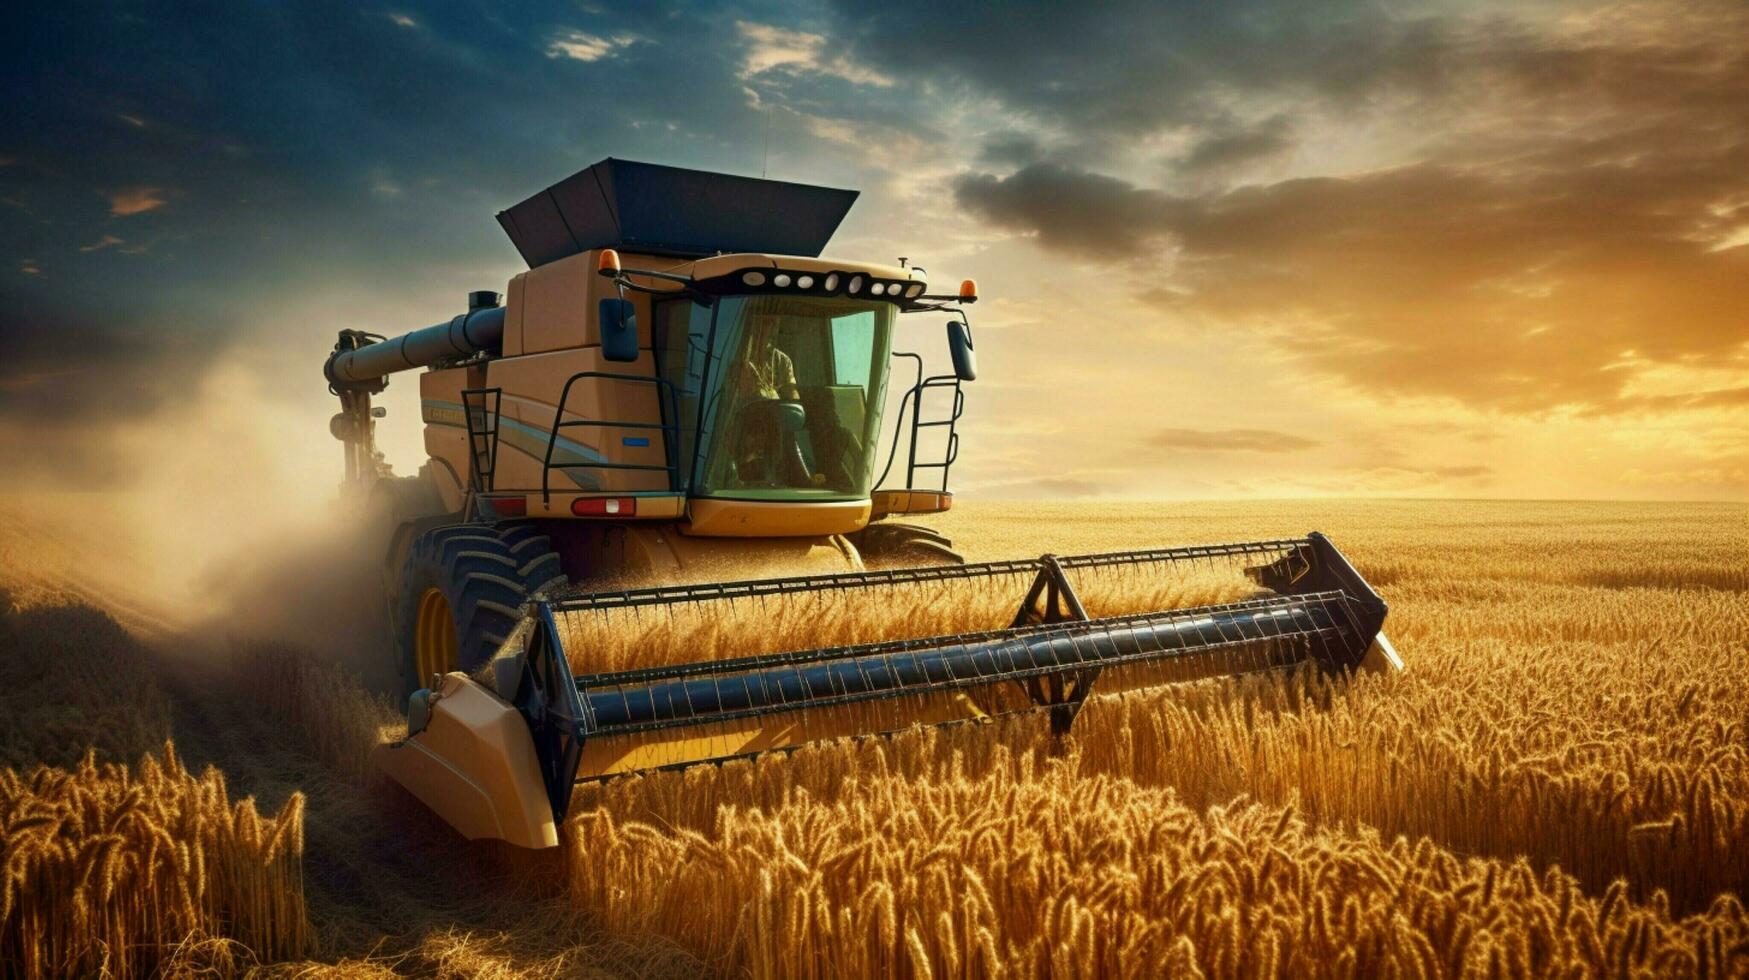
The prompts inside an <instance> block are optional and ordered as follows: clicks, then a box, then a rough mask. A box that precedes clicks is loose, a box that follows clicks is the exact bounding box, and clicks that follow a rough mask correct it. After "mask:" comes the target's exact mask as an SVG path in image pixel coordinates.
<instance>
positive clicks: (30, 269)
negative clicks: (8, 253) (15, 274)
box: [18, 259, 43, 276]
mask: <svg viewBox="0 0 1749 980" xmlns="http://www.w3.org/2000/svg"><path fill="white" fill-rule="evenodd" d="M18 271H19V272H22V273H24V274H25V275H27V276H40V275H42V271H43V270H42V267H41V266H39V265H37V264H36V260H35V259H19V260H18Z"/></svg>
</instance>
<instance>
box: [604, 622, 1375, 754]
mask: <svg viewBox="0 0 1749 980" xmlns="http://www.w3.org/2000/svg"><path fill="white" fill-rule="evenodd" d="M1361 630H1362V624H1361V622H1360V617H1359V616H1358V615H1357V614H1356V612H1355V611H1354V610H1353V609H1351V608H1350V604H1349V600H1348V597H1347V596H1346V595H1345V594H1343V593H1341V592H1323V593H1314V594H1310V595H1304V596H1293V597H1279V598H1270V599H1258V600H1250V601H1246V602H1239V603H1231V604H1226V605H1220V606H1204V607H1201V608H1197V609H1188V610H1175V611H1172V612H1167V613H1151V614H1145V615H1139V616H1122V617H1114V618H1111V619H1102V620H1092V621H1086V622H1074V623H1055V624H1048V625H1038V626H1030V627H1019V628H1015V629H1008V630H993V631H988V632H982V633H969V634H961V635H957V636H950V637H932V638H929V639H926V640H912V641H902V642H896V643H874V644H864V645H859V646H850V647H841V648H836V649H828V650H812V651H807V652H804V653H785V654H774V655H768V656H761V657H747V658H741V659H738V660H724V661H717V662H707V663H694V664H685V665H681V666H675V667H659V668H648V669H642V670H630V671H620V672H616V673H611V674H592V675H585V676H581V677H578V678H577V687H578V691H579V693H580V694H581V695H582V697H583V702H584V724H585V734H586V735H587V734H625V733H633V732H641V731H651V730H656V729H661V728H670V727H676V726H680V725H692V724H704V723H708V722H717V721H732V720H735V719H739V718H747V717H752V716H756V715H767V714H772V713H777V712H783V711H796V710H802V709H807V708H823V707H830V706H833V705H840V704H850V703H855V702H859V701H871V700H877V699H881V698H889V697H900V696H904V695H909V694H920V693H929V692H937V691H943V690H953V689H962V688H970V687H976V686H981V685H987V684H992V683H997V682H1007V681H1024V680H1027V679H1029V678H1034V677H1042V676H1045V675H1054V674H1064V673H1070V672H1076V671H1083V670H1088V669H1098V668H1106V667H1117V666H1122V665H1126V664H1133V663H1142V662H1147V661H1155V660H1160V659H1163V658H1171V657H1184V656H1190V655H1194V654H1200V653H1213V652H1221V653H1223V654H1243V653H1250V654H1252V655H1254V658H1255V659H1257V660H1258V661H1260V662H1259V663H1258V664H1257V668H1256V669H1261V668H1263V667H1268V666H1285V665H1287V664H1290V663H1295V662H1298V661H1301V660H1304V659H1306V658H1307V657H1310V656H1318V657H1320V658H1322V659H1327V660H1329V661H1330V662H1341V661H1342V660H1345V659H1346V656H1347V653H1348V651H1350V650H1351V649H1352V648H1353V647H1354V646H1355V644H1356V643H1360V644H1361V646H1362V647H1364V645H1365V643H1368V642H1370V641H1371V637H1370V636H1369V637H1366V638H1365V639H1364V641H1363V640H1361V638H1360V634H1361Z"/></svg>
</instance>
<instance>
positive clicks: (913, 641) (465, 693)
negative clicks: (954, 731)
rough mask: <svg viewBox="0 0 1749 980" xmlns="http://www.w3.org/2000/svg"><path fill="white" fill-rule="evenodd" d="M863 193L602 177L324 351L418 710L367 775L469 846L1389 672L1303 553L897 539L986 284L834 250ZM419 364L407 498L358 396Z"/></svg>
mask: <svg viewBox="0 0 1749 980" xmlns="http://www.w3.org/2000/svg"><path fill="white" fill-rule="evenodd" d="M855 199H856V192H854V191H847V190H837V189H832V188H825V187H813V186H806V185H799V184H791V183H783V182H778V181H769V180H755V179H751V178H744V177H733V176H727V175H722V174H713V173H705V172H700V171H692V170H681V169H676V168H671V167H660V166H654V165H650V164H642V163H632V162H629V161H622V160H611V159H610V160H605V161H603V162H601V163H598V164H596V165H595V166H593V167H590V168H588V169H586V170H584V171H582V172H580V173H578V174H576V175H574V176H572V177H570V178H568V179H566V180H564V181H561V182H559V183H558V184H555V185H553V186H552V187H550V188H547V189H546V190H544V191H542V192H541V193H539V194H536V195H534V196H532V197H530V198H528V199H527V200H525V201H522V202H521V203H519V204H517V205H515V206H513V207H511V208H509V209H507V210H506V211H504V212H502V213H500V214H499V216H498V219H499V222H500V224H501V225H502V226H503V228H504V230H505V231H506V232H507V233H508V235H509V237H510V239H511V241H512V243H513V244H514V245H515V246H516V248H517V250H518V251H519V252H520V253H521V255H522V257H523V258H524V259H525V260H526V261H527V262H528V264H529V266H530V268H529V270H528V271H527V272H523V273H520V274H518V275H517V276H515V277H514V278H513V279H511V281H510V283H509V286H508V289H507V296H506V299H505V301H504V302H502V303H501V302H500V300H499V296H498V294H496V293H491V292H476V293H473V294H471V295H470V297H469V302H468V309H467V311H466V312H465V313H462V314H460V315H458V316H456V317H454V318H453V319H451V320H449V321H446V322H443V323H439V324H436V325H434V326H431V327H427V328H425V329H422V330H417V331H414V332H412V333H408V334H405V335H403V336H399V337H395V338H392V339H385V338H382V337H379V336H376V335H372V334H367V333H363V332H361V331H357V330H346V331H342V332H341V334H340V336H339V339H338V342H337V343H336V346H335V349H334V351H333V353H332V354H331V355H330V357H329V359H328V361H327V364H326V367H325V374H326V376H327V378H328V381H329V385H330V389H331V390H332V391H333V392H334V393H335V394H336V395H337V396H338V397H339V399H340V402H341V412H340V414H339V415H337V416H335V419H334V423H333V431H334V434H335V436H336V437H337V438H339V439H340V440H341V441H342V443H343V444H344V445H345V448H346V483H345V487H346V488H347V490H348V491H349V492H350V493H351V494H352V495H355V496H357V497H360V498H363V499H365V500H368V501H369V502H370V509H371V511H372V512H373V514H374V515H375V517H376V519H378V520H379V521H381V522H382V523H383V526H384V527H385V529H386V530H387V533H386V534H385V536H384V538H385V540H386V542H387V544H386V555H385V559H384V566H383V580H384V583H385V590H386V594H387V597H388V604H389V608H390V615H391V618H392V621H393V625H394V633H395V646H396V650H395V656H396V659H397V664H398V666H399V668H400V673H401V676H402V678H403V680H404V683H405V687H406V689H407V691H408V692H409V693H408V696H409V702H408V703H409V709H408V734H407V737H406V738H405V739H404V740H400V741H396V742H394V743H391V744H388V745H384V746H382V747H380V748H379V749H378V751H377V753H376V758H377V761H378V763H379V764H380V765H381V766H382V768H384V769H385V770H387V771H388V772H389V773H390V774H391V775H392V776H394V778H396V779H397V780H398V781H399V782H401V783H402V784H403V785H404V786H406V787H407V788H408V789H410V790H411V791H412V792H414V793H415V795H417V796H419V797H420V798H421V799H422V800H424V801H425V802H426V803H427V804H428V805H430V806H431V807H433V808H434V809H435V810H437V811H438V812H439V813H440V814H441V815H443V816H444V817H445V818H446V819H447V820H449V822H450V823H451V824H452V825H453V826H455V827H456V828H457V829H458V830H460V831H461V832H462V833H464V834H465V835H466V836H468V837H494V838H501V839H505V840H509V841H511V842H513V843H517V844H521V845H524V846H530V847H540V846H547V845H551V844H552V843H554V842H555V841H556V826H557V822H558V821H560V820H562V819H563V816H564V813H565V810H566V808H567V806H568V805H569V799H570V794H571V787H572V786H573V785H574V784H575V782H576V781H577V780H579V779H591V778H607V777H611V776H615V775H619V774H622V773H628V772H636V771H641V770H647V769H654V768H664V767H674V766H684V765H691V764H695V763H700V762H709V761H718V760H722V759H728V758H734V757H737V756H743V755H748V754H754V753H758V752H763V751H767V750H771V749H782V748H789V747H793V746H796V745H799V744H802V743H805V742H809V741H814V740H819V739H825V738H834V737H840V736H847V735H859V734H866V733H872V732H888V731H895V730H898V729H902V728H905V727H908V726H910V725H913V724H918V723H946V722H957V721H968V720H972V721H975V720H981V719H985V718H989V717H991V716H994V715H998V714H1003V713H1008V712H1013V711H1022V710H1033V709H1047V710H1048V713H1049V715H1050V717H1051V719H1052V726H1053V729H1055V730H1057V731H1060V732H1066V731H1067V730H1068V729H1069V727H1070V724H1071V723H1072V721H1073V718H1074V716H1075V713H1076V711H1077V710H1078V709H1079V707H1080V705H1081V704H1082V703H1083V701H1084V700H1085V699H1086V697H1087V696H1088V694H1089V693H1090V692H1091V691H1093V690H1094V689H1095V687H1096V686H1097V688H1098V689H1099V690H1101V691H1106V690H1123V689H1125V688H1127V687H1134V686H1145V685H1149V684H1155V683H1161V682H1164V681H1168V680H1182V679H1190V678H1193V677H1201V676H1207V675H1210V674H1228V673H1233V672H1236V671H1244V670H1253V669H1267V668H1279V667H1285V666H1292V665H1296V664H1300V663H1306V662H1315V663H1317V664H1320V665H1322V666H1324V667H1325V668H1327V669H1331V670H1338V671H1340V670H1347V669H1352V668H1354V667H1357V666H1361V665H1363V664H1364V665H1375V666H1376V665H1382V666H1396V665H1397V661H1396V657H1395V654H1394V652H1392V651H1391V649H1390V647H1389V644H1388V642H1386V641H1385V640H1384V639H1383V636H1382V634H1381V633H1380V627H1381V625H1382V623H1383V620H1384V614H1385V607H1384V603H1383V602H1382V601H1381V600H1379V598H1378V596H1377V595H1376V594H1375V593H1374V592H1373V591H1372V590H1371V588H1370V587H1368V586H1367V585H1366V583H1365V581H1364V580H1362V579H1361V577H1360V576H1359V575H1358V574H1357V573H1356V572H1355V571H1354V570H1353V568H1352V567H1350V566H1349V564H1348V562H1347V561H1346V559H1344V558H1343V557H1342V555H1341V554H1340V553H1339V552H1337V550H1336V549H1335V547H1334V546H1333V545H1331V544H1330V543H1329V541H1328V540H1327V539H1325V538H1323V537H1322V536H1319V535H1316V534H1314V535H1311V536H1309V537H1307V538H1302V539H1289V540H1277V541H1266V542H1254V543H1246V544H1237V545H1220V546H1214V547H1206V548H1190V549H1172V550H1164V551H1140V552H1122V553H1114V554H1103V555H1080V556H1070V557H1053V556H1045V557H1043V558H1040V559H1037V560H1033V561H1018V562H1017V561H1009V562H993V563H982V564H975V565H968V564H965V563H964V562H963V560H962V559H961V558H960V556H959V555H958V554H957V553H956V552H955V551H954V550H953V548H952V543H951V542H950V541H948V540H947V539H946V538H945V537H943V536H941V535H940V534H938V533H936V532H934V531H932V530H930V529H928V528H926V527H922V526H918V525H914V524H907V523H900V522H896V521H893V520H892V518H893V517H896V516H902V515H906V514H926V513H939V512H941V511H945V510H947V509H948V508H949V507H950V506H951V505H952V501H953V496H952V493H951V492H950V491H949V489H948V485H949V484H948V475H949V472H950V470H951V468H952V466H953V463H954V462H955V460H956V459H957V456H958V450H959V435H958V432H957V431H956V428H957V423H958V420H959V418H960V416H961V413H962V411H963V408H964V389H963V385H964V383H965V382H967V381H970V380H972V379H974V378H975V377H976V374H977V365H976V358H975V353H974V350H973V346H972V334H971V327H970V322H969V319H968V317H967V315H966V307H968V306H969V305H971V304H972V303H974V302H976V300H977V287H976V286H975V284H973V283H972V282H970V281H966V282H963V283H961V284H959V286H958V287H957V288H956V289H954V290H951V291H943V290H935V289H932V288H931V287H930V285H929V283H928V281H927V279H926V276H925V274H924V272H923V270H922V269H920V268H918V267H916V266H915V265H911V264H908V263H907V262H906V261H905V260H900V261H899V263H898V264H897V265H887V264H873V263H866V262H858V261H849V260H843V259H833V258H822V257H821V252H822V251H823V250H824V248H825V245H826V243H827V241H828V240H829V239H830V237H831V235H832V233H833V232H834V231H835V230H836V228H837V226H838V224H839V223H840V221H842V219H843V218H844V216H845V214H846V213H847V212H848V211H849V208H850V206H851V205H852V203H853V202H854V201H855ZM910 314H924V315H926V316H928V317H930V318H931V319H932V320H935V322H936V323H939V322H940V321H939V320H938V319H935V318H937V317H945V318H946V322H947V336H946V347H947V354H948V359H949V363H950V364H951V368H950V369H949V370H946V371H944V372H942V373H937V374H929V373H927V372H926V370H925V360H924V358H923V357H922V356H921V355H919V354H917V353H914V352H910V351H903V350H895V348H894V337H895V333H896V330H897V327H898V324H899V323H900V322H901V321H902V320H903V319H904V318H905V317H907V315H910ZM894 364H900V365H903V366H905V367H906V368H909V369H910V370H908V371H907V372H906V374H907V375H908V378H907V379H906V380H907V381H908V386H907V387H905V388H904V389H903V390H900V391H895V392H893V393H892V394H893V397H891V398H889V382H890V379H891V378H892V377H893V375H894V373H895V372H894V370H893V365H894ZM416 368H424V369H425V370H424V372H423V373H422V374H421V375H420V401H421V414H422V418H423V421H424V423H425V446H426V450H427V454H428V456H429V459H428V461H427V463H426V465H425V466H424V467H423V468H422V469H421V471H420V474H419V475H418V476H417V477H407V478H396V477H393V476H391V475H389V472H388V468H387V467H386V466H385V465H384V464H383V462H382V456H381V454H380V453H379V452H378V451H377V448H376V445H375V437H374V427H375V424H376V419H377V417H378V416H377V413H376V411H375V409H374V408H373V406H372V404H371V398H372V396H373V395H375V394H378V393H380V392H381V391H382V390H383V389H384V388H385V387H386V385H387V384H388V378H389V376H390V375H391V374H394V373H396V372H400V371H406V370H412V369H416ZM901 383H906V382H903V381H902V382H901ZM890 403H891V405H892V406H893V411H892V413H891V414H892V415H893V416H894V417H893V419H892V424H891V425H890V426H886V427H883V423H884V422H886V421H887V419H886V416H887V415H888V414H889V412H888V408H889V404H890ZM907 439H908V441H906V440H907ZM902 445H903V448H901V447H902ZM901 457H903V463H902V465H900V462H899V461H900V459H901ZM1216 579H1220V580H1221V581H1220V582H1219V584H1211V583H1214V582H1215V580H1216ZM1089 587H1093V588H1095V589H1097V590H1098V592H1097V594H1089V593H1088V589H1089ZM955 588H963V589H967V590H969V591H968V593H967V595H968V598H965V599H964V601H962V600H961V599H959V598H954V597H952V596H950V594H949V592H948V591H947V590H951V589H955ZM1186 596H1200V597H1203V598H1204V599H1206V600H1207V601H1186V600H1185V597H1186ZM846 604H849V605H848V606H847V605H846ZM846 608H855V609H857V610H859V611H864V610H885V611H886V612H887V618H888V620H889V621H888V622H885V623H880V624H877V625H872V626H871V625H870V622H871V620H870V618H869V617H865V616H861V615H858V616H853V617H847V616H845V615H844V610H845V609H846ZM879 618H880V617H879V616H875V617H873V619H874V620H878V619H879Z"/></svg>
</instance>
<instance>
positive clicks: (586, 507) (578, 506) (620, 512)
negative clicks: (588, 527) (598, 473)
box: [571, 497, 638, 517]
mask: <svg viewBox="0 0 1749 980" xmlns="http://www.w3.org/2000/svg"><path fill="white" fill-rule="evenodd" d="M637 512H638V498H636V497H578V498H577V499H576V500H573V501H571V513H573V514H575V515H577V516H578V517H631V516H633V515H635V514H637Z"/></svg>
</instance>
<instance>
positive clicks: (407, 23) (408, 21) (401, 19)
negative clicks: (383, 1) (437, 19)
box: [383, 12, 419, 29]
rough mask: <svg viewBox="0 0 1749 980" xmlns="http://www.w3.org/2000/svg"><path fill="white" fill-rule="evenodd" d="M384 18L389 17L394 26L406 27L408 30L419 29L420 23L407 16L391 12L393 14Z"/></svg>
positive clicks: (385, 15) (387, 14) (388, 14)
mask: <svg viewBox="0 0 1749 980" xmlns="http://www.w3.org/2000/svg"><path fill="white" fill-rule="evenodd" d="M383 16H384V17H387V18H388V19H389V22H390V23H392V24H394V25H395V26H396V27H405V28H408V29H413V28H417V27H418V26H419V22H418V21H416V20H414V19H413V18H411V17H409V16H407V15H406V14H400V13H393V12H391V13H386V14H384V15H383Z"/></svg>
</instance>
